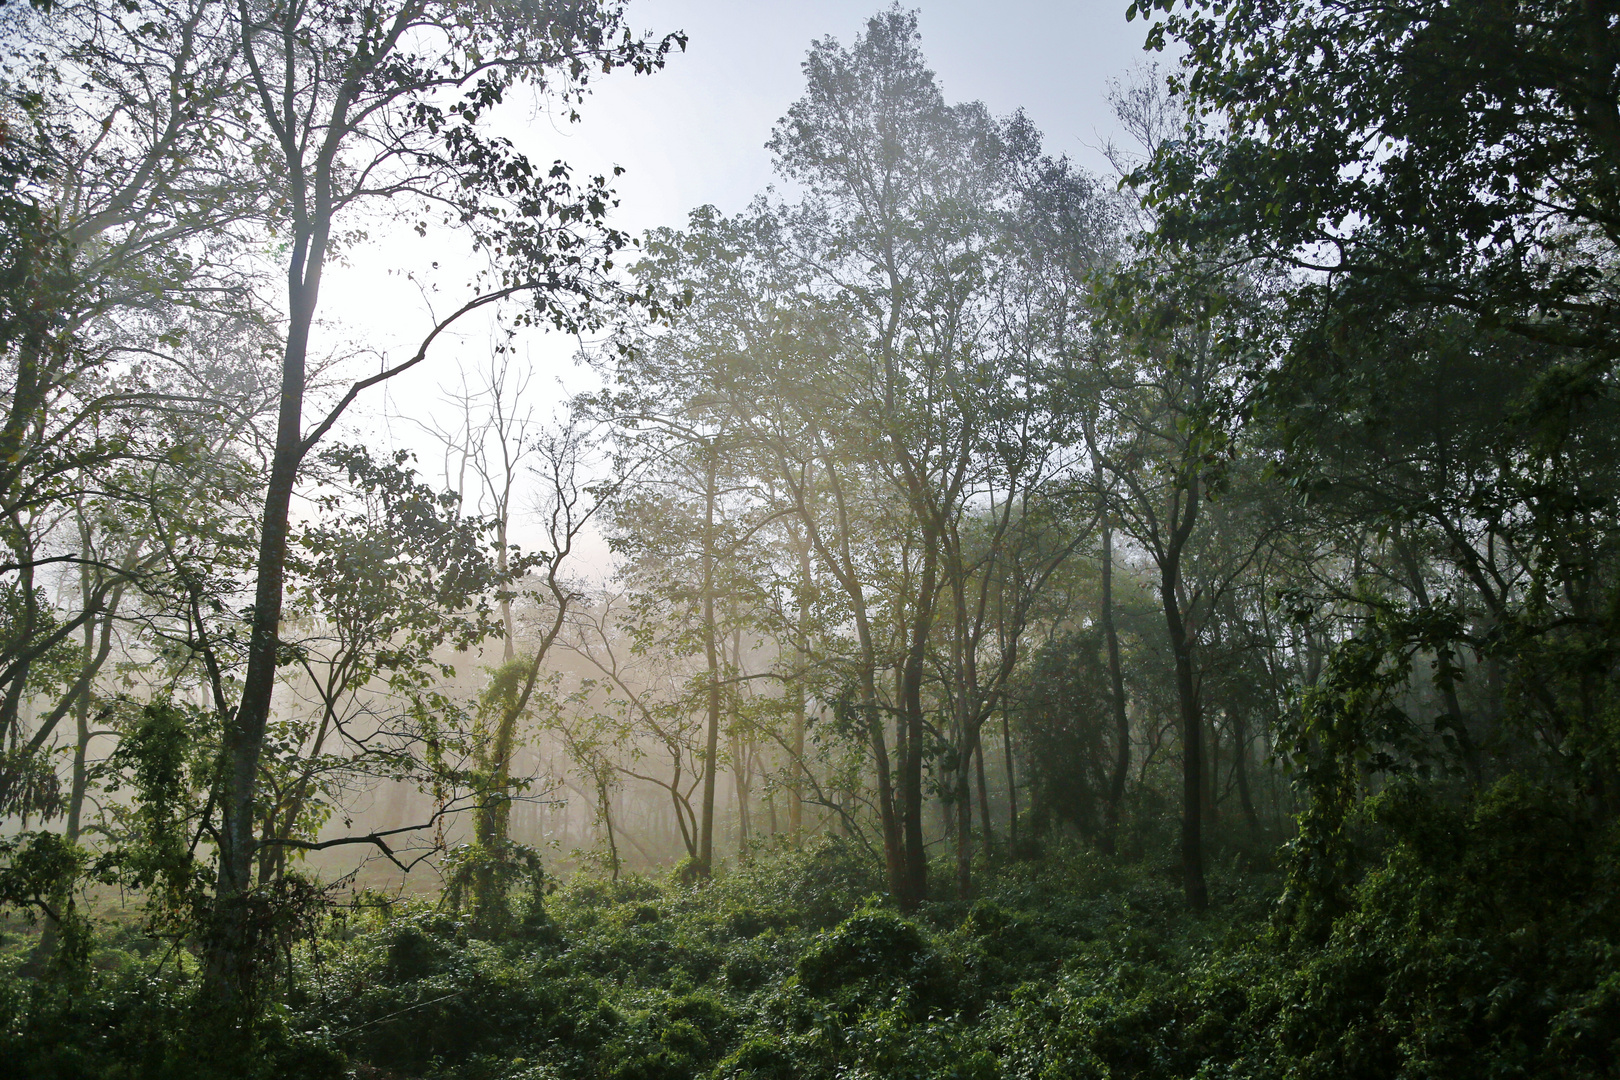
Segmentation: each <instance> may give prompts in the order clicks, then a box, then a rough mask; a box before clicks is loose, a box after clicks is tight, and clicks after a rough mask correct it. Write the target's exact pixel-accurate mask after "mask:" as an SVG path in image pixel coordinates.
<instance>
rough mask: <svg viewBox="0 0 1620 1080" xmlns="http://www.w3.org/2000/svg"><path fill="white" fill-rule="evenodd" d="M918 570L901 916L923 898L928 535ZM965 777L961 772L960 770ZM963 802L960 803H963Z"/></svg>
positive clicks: (906, 715) (908, 684)
mask: <svg viewBox="0 0 1620 1080" xmlns="http://www.w3.org/2000/svg"><path fill="white" fill-rule="evenodd" d="M922 543H923V566H922V575H921V579H920V584H919V586H918V589H917V594H916V604H917V608H916V610H915V611H914V612H913V618H912V624H911V631H910V638H911V640H910V649H909V651H908V652H907V655H906V658H905V663H904V666H903V668H902V675H901V698H900V714H901V723H903V724H904V725H905V728H906V745H907V751H908V752H907V754H906V756H905V759H904V761H903V762H902V765H901V773H900V801H901V823H902V827H903V830H904V834H905V845H906V879H905V891H904V892H903V893H901V895H900V897H899V901H900V909H901V910H902V911H913V910H915V909H916V907H917V905H918V904H920V903H922V901H923V900H924V899H926V898H927V896H928V849H927V847H926V846H925V844H924V841H923V827H922V802H923V799H922V796H923V789H922V748H923V705H922V683H923V669H924V665H925V662H926V660H927V653H928V635H929V631H930V630H931V629H932V626H933V619H932V615H933V602H934V588H935V584H936V575H937V562H938V552H937V551H936V550H935V548H936V544H937V540H936V537H935V536H934V535H933V533H932V531H928V530H925V532H924V535H923V538H922ZM962 771H963V773H964V774H965V773H966V769H965V768H963V769H962ZM964 801H965V800H964Z"/></svg>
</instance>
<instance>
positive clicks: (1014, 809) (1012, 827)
mask: <svg viewBox="0 0 1620 1080" xmlns="http://www.w3.org/2000/svg"><path fill="white" fill-rule="evenodd" d="M1001 746H1002V752H1003V753H1004V754H1005V755H1006V758H1007V760H1006V765H1007V846H1008V847H1009V848H1010V849H1011V850H1012V852H1013V856H1014V857H1015V858H1016V857H1017V853H1018V782H1017V777H1016V776H1014V775H1013V742H1012V721H1010V720H1008V719H1007V710H1006V708H1005V707H1003V708H1002V710H1001Z"/></svg>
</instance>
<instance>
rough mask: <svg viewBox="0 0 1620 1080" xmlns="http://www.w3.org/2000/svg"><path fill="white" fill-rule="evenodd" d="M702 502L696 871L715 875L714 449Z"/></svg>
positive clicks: (717, 754) (717, 743)
mask: <svg viewBox="0 0 1620 1080" xmlns="http://www.w3.org/2000/svg"><path fill="white" fill-rule="evenodd" d="M707 454H708V461H707V471H706V473H705V475H704V485H705V487H704V493H703V497H704V502H703V513H704V517H703V658H704V661H705V663H706V664H707V665H708V668H707V670H708V694H707V698H708V726H707V730H706V732H705V735H704V744H703V745H704V750H703V817H702V820H701V823H700V825H699V830H698V859H697V871H698V873H699V874H700V875H702V876H703V877H708V876H709V875H710V874H712V873H713V872H714V785H715V774H716V773H717V772H719V761H720V643H719V641H718V628H717V627H716V625H715V615H714V588H715V581H714V578H715V556H714V548H715V520H714V516H715V501H716V499H717V494H716V486H717V478H716V475H715V474H716V469H717V462H716V461H715V456H716V454H715V449H714V447H712V446H711V447H708V448H707Z"/></svg>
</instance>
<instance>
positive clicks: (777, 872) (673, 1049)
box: [0, 782, 1620, 1080]
mask: <svg viewBox="0 0 1620 1080" xmlns="http://www.w3.org/2000/svg"><path fill="white" fill-rule="evenodd" d="M1353 827H1354V835H1355V838H1356V840H1357V845H1358V846H1357V855H1356V860H1355V867H1356V869H1355V870H1354V873H1355V880H1354V881H1353V882H1351V883H1350V885H1349V887H1348V888H1346V889H1345V890H1343V891H1341V893H1340V894H1338V899H1337V900H1336V901H1335V902H1336V903H1337V904H1338V907H1337V909H1336V910H1334V911H1333V912H1331V913H1329V914H1328V916H1327V917H1325V918H1322V919H1317V920H1314V921H1313V920H1307V919H1302V918H1301V917H1300V915H1299V909H1300V908H1301V906H1302V905H1306V904H1311V903H1315V904H1321V903H1325V902H1326V901H1324V900H1322V899H1320V898H1316V899H1312V898H1311V897H1310V896H1309V895H1307V894H1306V893H1304V892H1302V891H1301V889H1300V886H1299V884H1298V881H1297V880H1296V881H1294V882H1293V883H1292V884H1291V885H1288V886H1287V887H1286V888H1285V877H1286V875H1284V874H1283V873H1282V872H1280V871H1272V870H1265V869H1259V870H1257V869H1242V868H1241V865H1242V863H1243V860H1241V859H1238V858H1235V857H1234V858H1229V859H1228V860H1227V861H1226V863H1225V864H1224V867H1223V868H1222V869H1220V870H1219V871H1218V872H1217V873H1216V874H1215V875H1214V876H1213V879H1212V881H1213V884H1214V899H1215V901H1216V902H1215V903H1214V905H1213V907H1212V909H1211V911H1210V912H1209V913H1207V914H1205V915H1202V916H1193V915H1189V914H1188V913H1187V912H1185V911H1184V910H1183V906H1182V902H1181V898H1180V895H1179V889H1178V886H1177V882H1176V879H1175V876H1174V875H1173V874H1170V873H1166V872H1164V871H1162V870H1160V869H1156V868H1155V866H1154V864H1153V861H1152V860H1146V861H1143V862H1136V863H1133V862H1128V861H1125V860H1115V859H1111V858H1106V857H1103V856H1100V855H1097V854H1095V853H1093V852H1091V851H1089V850H1087V849H1084V848H1081V847H1078V846H1076V847H1072V848H1064V849H1054V850H1049V851H1048V852H1047V853H1046V854H1044V855H1043V856H1041V857H1040V858H1036V859H1029V860H1024V861H1013V862H1004V863H992V864H990V865H986V866H985V867H984V868H983V870H984V873H983V874H982V876H981V882H982V885H981V892H980V896H979V898H978V899H977V900H976V901H974V902H972V903H962V902H956V901H936V902H933V903H929V904H926V905H924V906H923V908H922V909H921V910H920V911H918V912H917V913H916V914H915V915H914V916H913V917H910V918H905V917H902V916H901V915H900V914H899V913H898V912H897V911H896V910H895V909H894V908H893V907H892V906H891V905H889V904H888V903H887V901H886V900H885V898H884V897H883V896H882V895H881V894H880V892H879V887H880V876H879V873H878V870H877V868H876V867H874V866H873V865H872V864H871V862H870V860H869V859H868V857H867V856H866V855H865V854H864V853H862V852H861V851H860V850H859V849H857V848H856V847H854V846H853V845H849V844H847V843H843V842H840V841H837V840H832V839H822V840H819V841H817V842H815V843H814V844H812V845H811V846H810V847H809V849H808V850H806V851H803V852H798V851H793V850H790V849H785V848H781V849H770V850H761V851H760V852H758V853H757V855H756V856H755V858H754V859H753V860H752V861H750V862H748V863H746V864H744V865H742V866H740V867H736V868H734V869H732V870H731V871H730V872H729V873H727V874H725V875H723V876H722V877H720V878H719V879H717V880H716V881H714V882H713V883H711V884H709V885H708V886H704V887H697V886H691V885H683V884H680V883H678V881H677V879H676V877H675V876H674V875H671V876H670V877H668V878H664V879H649V878H631V879H627V880H623V881H620V882H617V883H610V882H605V881H602V880H598V879H592V878H588V877H584V876H581V877H579V878H576V879H575V880H573V881H572V882H569V883H567V884H565V885H563V886H562V887H560V888H558V889H557V890H556V891H555V892H554V893H552V894H551V895H550V896H549V897H548V898H547V899H546V900H545V901H544V908H543V910H541V909H540V908H539V907H537V906H534V905H533V902H532V901H531V902H530V910H526V911H520V912H519V914H520V915H521V916H522V918H520V919H518V920H516V921H515V922H514V926H515V927H516V929H514V930H513V931H512V932H510V933H509V934H507V935H505V936H503V937H502V938H501V939H500V940H488V939H485V938H483V937H481V936H480V935H479V934H477V933H476V932H475V931H474V929H473V927H472V926H471V925H469V924H468V923H467V922H465V921H464V920H462V919H461V918H459V917H458V916H456V915H455V914H453V913H450V912H448V911H446V910H444V909H442V908H440V907H437V906H435V905H433V904H431V903H427V902H422V901H414V902H387V901H385V900H383V899H382V898H377V897H371V898H365V899H364V900H363V901H362V902H361V903H360V904H358V905H356V906H353V907H351V908H347V909H344V910H341V911H339V912H337V913H336V914H335V915H334V916H333V917H332V918H331V920H330V921H329V923H328V924H327V926H326V927H325V928H324V931H323V933H322V935H321V937H320V939H319V940H317V941H315V942H313V943H309V944H306V945H305V946H303V947H301V948H300V949H299V950H298V951H297V952H296V953H295V955H294V958H293V959H294V963H293V966H292V968H291V970H290V972H289V973H288V974H287V976H286V979H285V985H283V986H281V987H280V988H278V989H277V990H276V991H275V994H274V1000H273V1001H272V1002H271V1003H270V1004H269V1005H268V1006H267V1007H266V1008H265V1009H264V1010H263V1016H262V1018H261V1019H259V1020H258V1021H256V1022H255V1023H254V1024H252V1025H248V1026H245V1027H244V1026H241V1025H231V1024H226V1023H224V1022H223V1021H222V1020H221V1019H220V1017H219V1016H217V1015H216V1014H215V1013H214V1011H213V1010H212V1009H211V1007H210V1003H209V1002H207V1001H203V1000H199V999H198V998H197V997H196V996H194V994H193V990H192V988H193V987H194V986H196V985H197V983H198V980H197V979H196V978H195V975H194V971H193V969H191V968H190V967H189V966H188V965H189V962H178V960H177V954H174V953H167V952H166V950H165V949H164V948H159V947H155V946H154V943H153V942H151V941H149V940H146V939H143V938H141V937H140V935H139V934H137V933H135V932H133V931H131V930H128V929H123V930H117V931H108V932H107V933H105V934H104V935H103V936H102V937H101V939H100V940H99V941H98V943H97V946H96V949H95V950H94V951H93V953H92V955H91V957H90V963H89V964H88V965H87V967H86V968H85V969H84V970H82V971H81V972H79V974H78V976H77V978H76V979H75V978H69V977H66V976H65V975H64V974H63V973H61V972H57V973H56V974H55V975H54V976H53V977H51V978H41V979H35V978H33V977H31V976H29V975H26V974H25V973H24V972H23V970H22V965H23V961H24V959H25V956H26V952H25V950H23V949H22V948H21V947H20V944H21V943H20V942H19V941H18V940H17V939H16V937H15V935H14V936H13V941H12V942H10V943H9V944H10V945H11V948H10V950H9V951H8V953H7V956H8V959H7V961H6V963H7V965H8V967H7V969H6V971H5V979H4V981H3V988H0V1022H3V1030H4V1034H3V1036H0V1040H3V1041H0V1060H4V1061H6V1062H8V1063H9V1068H8V1075H14V1076H27V1077H62V1078H66V1077H89V1076H97V1077H101V1076H107V1077H190V1076H195V1077H202V1076H211V1075H231V1076H244V1077H246V1076H256V1075H257V1076H276V1077H311V1078H313V1077H338V1076H344V1075H352V1076H356V1077H373V1078H382V1077H424V1078H427V1077H433V1078H444V1080H452V1078H453V1080H498V1078H499V1080H516V1078H520V1077H521V1078H529V1080H539V1078H549V1077H557V1078H565V1077H566V1078H575V1077H577V1078H590V1080H682V1078H689V1077H692V1078H695V1077H714V1078H717V1080H718V1078H728V1080H731V1078H734V1080H788V1078H827V1080H832V1078H834V1077H838V1078H846V1077H884V1078H910V1077H916V1078H919V1080H920V1078H939V1080H944V1078H962V1080H967V1078H973V1080H981V1078H982V1080H992V1078H999V1077H1019V1078H1024V1077H1028V1078H1053V1080H1055V1078H1059V1077H1064V1078H1067V1077H1076V1078H1079V1077H1155V1078H1159V1077H1193V1076H1199V1077H1284V1076H1287V1077H1321V1078H1329V1077H1331V1078H1345V1080H1349V1078H1353V1077H1354V1078H1359V1077H1367V1078H1373V1077H1380V1078H1382V1077H1453V1076H1454V1077H1487V1076H1490V1077H1516V1076H1523V1077H1596V1076H1604V1075H1612V1068H1613V1064H1612V1063H1613V1062H1614V1061H1617V1060H1620V951H1617V948H1616V942H1617V940H1620V937H1617V934H1616V930H1617V928H1620V894H1617V890H1616V886H1617V885H1620V857H1617V845H1616V838H1615V835H1614V833H1613V830H1612V829H1605V828H1602V827H1600V826H1598V825H1597V824H1595V823H1594V822H1593V821H1592V820H1591V819H1590V818H1588V817H1587V816H1586V815H1585V814H1584V813H1583V812H1581V811H1579V810H1578V809H1576V808H1575V804H1574V803H1573V802H1571V801H1569V800H1565V799H1561V798H1558V797H1556V796H1554V795H1550V794H1548V793H1546V792H1545V791H1541V790H1537V789H1534V788H1531V787H1529V786H1528V785H1525V784H1523V783H1521V782H1505V783H1504V784H1501V785H1498V786H1497V787H1496V788H1495V789H1492V790H1490V791H1488V792H1486V793H1485V794H1484V795H1482V796H1480V797H1478V798H1475V799H1474V800H1472V801H1471V802H1469V803H1467V804H1462V803H1455V804H1453V803H1447V802H1444V801H1439V800H1436V799H1435V798H1434V797H1433V796H1432V795H1430V794H1424V793H1422V792H1420V791H1419V790H1418V789H1416V788H1415V787H1414V788H1404V787H1398V788H1396V789H1393V790H1391V791H1388V792H1386V793H1385V794H1383V795H1381V796H1379V797H1377V798H1374V799H1372V800H1369V801H1368V802H1367V803H1366V804H1364V806H1363V807H1362V808H1361V810H1360V812H1359V814H1358V815H1357V817H1356V819H1355V821H1354V822H1353ZM1289 890H1292V891H1289ZM1279 897H1285V899H1284V901H1283V902H1281V903H1279ZM1313 926H1314V927H1316V929H1315V930H1311V929H1309V928H1310V927H1313ZM178 956H179V957H180V958H183V956H184V953H183V951H182V952H181V953H179V954H178Z"/></svg>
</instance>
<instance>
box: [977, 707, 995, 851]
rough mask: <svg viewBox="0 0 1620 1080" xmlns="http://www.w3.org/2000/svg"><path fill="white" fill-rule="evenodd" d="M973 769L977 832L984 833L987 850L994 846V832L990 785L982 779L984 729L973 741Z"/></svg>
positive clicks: (980, 730)
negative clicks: (991, 818) (975, 780)
mask: <svg viewBox="0 0 1620 1080" xmlns="http://www.w3.org/2000/svg"><path fill="white" fill-rule="evenodd" d="M973 768H974V771H975V772H976V774H977V779H978V783H979V831H981V832H982V833H984V846H985V848H986V849H987V850H988V849H989V848H990V847H992V846H993V845H994V844H995V831H994V829H993V828H992V827H991V825H990V785H989V784H988V783H987V782H986V781H985V778H984V729H983V728H982V727H981V728H979V729H978V735H977V736H976V737H975V738H974V740H973Z"/></svg>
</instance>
